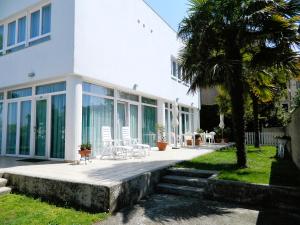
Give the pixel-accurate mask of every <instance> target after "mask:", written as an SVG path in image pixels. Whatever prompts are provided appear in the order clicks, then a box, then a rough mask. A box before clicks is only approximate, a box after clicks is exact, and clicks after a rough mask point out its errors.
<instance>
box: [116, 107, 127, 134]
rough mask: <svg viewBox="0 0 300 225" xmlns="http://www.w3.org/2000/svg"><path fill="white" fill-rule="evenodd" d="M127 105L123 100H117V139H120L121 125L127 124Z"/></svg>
mask: <svg viewBox="0 0 300 225" xmlns="http://www.w3.org/2000/svg"><path fill="white" fill-rule="evenodd" d="M127 111H128V107H127V104H126V103H125V102H118V105H117V139H118V140H121V139H122V127H125V126H126V125H127V124H128V122H127V121H128V120H127Z"/></svg>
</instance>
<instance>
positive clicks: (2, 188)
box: [0, 187, 11, 196]
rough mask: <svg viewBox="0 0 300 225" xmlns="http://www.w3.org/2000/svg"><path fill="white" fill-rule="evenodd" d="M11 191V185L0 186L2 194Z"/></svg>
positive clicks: (0, 193)
mask: <svg viewBox="0 0 300 225" xmlns="http://www.w3.org/2000/svg"><path fill="white" fill-rule="evenodd" d="M9 193H11V188H10V187H0V196H1V195H5V194H9Z"/></svg>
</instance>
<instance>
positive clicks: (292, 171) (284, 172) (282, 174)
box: [270, 159, 300, 187]
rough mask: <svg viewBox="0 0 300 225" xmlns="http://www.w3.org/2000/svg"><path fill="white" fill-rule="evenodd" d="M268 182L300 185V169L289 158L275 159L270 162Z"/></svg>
mask: <svg viewBox="0 0 300 225" xmlns="http://www.w3.org/2000/svg"><path fill="white" fill-rule="evenodd" d="M270 184H272V185H279V186H294V187H300V171H299V170H298V168H297V167H296V165H295V164H294V163H293V161H292V160H290V159H277V160H276V161H274V162H273V163H272V167H271V175H270Z"/></svg>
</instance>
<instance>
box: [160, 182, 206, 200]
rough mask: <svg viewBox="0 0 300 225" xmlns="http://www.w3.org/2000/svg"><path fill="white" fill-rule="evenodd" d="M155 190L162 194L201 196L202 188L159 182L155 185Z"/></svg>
mask: <svg viewBox="0 0 300 225" xmlns="http://www.w3.org/2000/svg"><path fill="white" fill-rule="evenodd" d="M156 188H157V191H158V192H159V193H164V194H173V195H182V196H188V197H202V195H203V193H204V189H203V188H197V187H189V186H183V185H176V184H166V183H160V184H158V185H157V187H156Z"/></svg>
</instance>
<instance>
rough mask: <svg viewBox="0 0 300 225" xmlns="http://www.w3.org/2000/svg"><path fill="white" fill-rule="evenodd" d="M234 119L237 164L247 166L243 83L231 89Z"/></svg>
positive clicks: (242, 166) (241, 166) (240, 166)
mask: <svg viewBox="0 0 300 225" xmlns="http://www.w3.org/2000/svg"><path fill="white" fill-rule="evenodd" d="M230 92H231V94H230V95H231V104H232V119H233V128H234V134H235V142H236V148H237V152H236V155H237V166H238V167H239V168H245V167H247V154H246V146H245V118H244V115H245V108H244V107H245V106H244V103H245V99H244V91H243V87H242V84H241V85H240V87H236V88H232V89H231V91H230Z"/></svg>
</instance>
